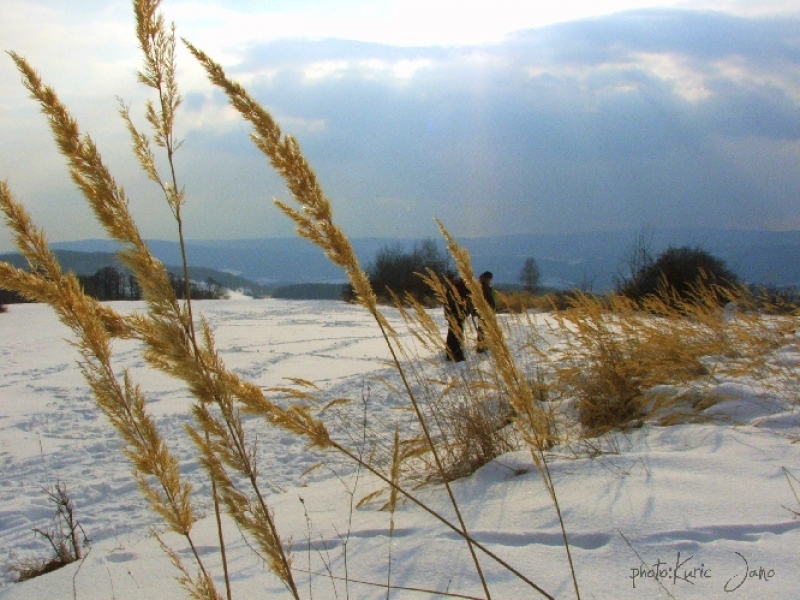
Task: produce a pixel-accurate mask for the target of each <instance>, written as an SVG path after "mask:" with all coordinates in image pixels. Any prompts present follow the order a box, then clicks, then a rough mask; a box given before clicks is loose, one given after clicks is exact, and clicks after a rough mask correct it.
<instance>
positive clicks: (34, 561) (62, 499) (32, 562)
mask: <svg viewBox="0 0 800 600" xmlns="http://www.w3.org/2000/svg"><path fill="white" fill-rule="evenodd" d="M44 491H45V493H46V494H47V498H48V500H49V501H50V502H51V503H52V504H54V505H55V508H56V511H55V514H54V515H53V518H52V520H51V522H50V526H49V527H47V528H40V527H34V528H33V532H34V534H35V535H37V536H39V537H41V538H42V539H44V540H46V541H47V543H48V544H49V546H50V550H51V551H52V555H51V556H49V557H47V558H35V557H34V558H25V559H19V560H17V561H15V562H13V563H12V564H11V565H9V566H8V567H7V569H6V576H7V577H9V578H10V579H11V580H12V581H16V582H20V581H27V580H28V579H33V578H34V577H39V576H40V575H44V574H45V573H50V572H51V571H55V570H56V569H60V568H61V567H63V566H66V565H68V564H70V563H73V562H75V561H78V560H80V559H81V558H83V547H84V545H85V544H86V543H87V542H88V540H87V538H86V533H85V532H84V530H83V527H82V526H81V524H80V523H79V522H78V520H77V518H76V517H75V506H74V504H73V503H72V498H70V495H69V492H68V491H67V486H66V485H65V484H63V483H61V482H58V483H57V484H56V486H55V488H53V489H49V490H44Z"/></svg>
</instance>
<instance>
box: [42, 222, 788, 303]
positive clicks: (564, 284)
mask: <svg viewBox="0 0 800 600" xmlns="http://www.w3.org/2000/svg"><path fill="white" fill-rule="evenodd" d="M640 238H641V239H645V240H646V242H647V244H648V246H649V247H650V251H651V253H652V254H654V255H657V254H658V253H660V252H661V251H663V250H665V249H666V248H667V247H669V246H692V247H700V248H703V249H704V250H707V251H708V252H711V253H712V254H714V255H715V256H717V257H718V258H721V259H722V260H724V261H725V262H726V264H727V265H728V266H729V267H730V268H731V269H732V270H733V271H734V272H736V273H737V274H738V275H739V276H740V277H742V278H743V279H744V280H745V281H747V282H748V283H754V284H770V285H779V286H787V285H795V286H796V285H798V284H800V260H798V259H799V258H800V231H763V230H752V231H745V230H723V229H674V230H652V231H645V232H644V233H643V232H641V231H638V232H637V231H628V230H626V231H595V232H583V233H569V234H560V233H544V234H513V235H503V236H486V237H475V238H462V239H459V242H460V243H461V244H463V245H464V247H465V248H466V249H467V250H468V251H469V252H470V254H471V256H472V264H473V268H474V269H475V270H476V271H483V270H490V271H492V272H493V273H494V275H495V282H496V283H516V282H517V279H518V274H519V271H520V269H521V267H522V264H523V262H524V260H525V258H527V257H529V256H532V257H533V258H535V259H536V261H537V263H538V264H539V267H540V271H541V275H542V283H543V284H544V285H547V286H551V287H556V288H569V287H583V288H585V289H593V290H594V291H605V290H608V289H612V288H613V286H614V277H615V275H616V274H617V273H619V272H620V271H621V270H622V271H624V268H625V262H624V257H625V255H626V253H627V252H629V251H630V250H631V249H632V248H634V247H635V245H636V244H637V239H640ZM418 241H420V239H409V238H403V239H399V238H388V237H387V238H383V237H367V238H353V239H351V243H352V244H353V248H354V250H355V252H356V255H357V256H358V258H359V260H360V261H361V263H362V265H364V266H366V265H368V264H369V263H370V262H371V261H372V260H373V258H374V256H375V254H376V252H377V251H378V250H379V249H380V248H382V247H384V246H387V245H392V246H401V247H403V248H411V247H412V246H413V244H414V243H415V242H418ZM437 243H438V244H440V245H441V246H442V247H443V243H441V242H439V241H437ZM148 244H149V245H150V248H151V251H152V252H153V254H154V255H155V256H156V257H157V258H158V259H159V260H161V261H162V262H163V263H164V264H180V247H179V245H178V244H177V243H176V242H171V241H165V240H150V241H148ZM52 246H53V248H55V249H59V250H73V251H82V252H92V251H105V252H112V251H113V250H114V249H115V247H116V245H115V243H114V242H112V241H110V240H79V241H74V242H58V243H54V244H52ZM186 250H187V256H188V260H189V263H190V264H191V265H193V266H194V267H205V268H210V269H214V270H217V271H220V272H224V273H229V274H231V275H234V276H238V277H242V278H244V279H246V280H250V281H252V282H256V283H257V284H260V285H269V286H274V285H283V284H295V283H340V282H344V281H345V280H346V276H345V273H344V271H343V270H342V269H340V268H339V267H336V266H335V265H333V264H332V263H331V262H330V261H328V260H327V258H326V257H325V256H324V254H323V253H322V252H321V251H320V250H319V249H318V248H316V247H314V246H313V245H312V244H311V243H310V242H308V241H307V240H304V239H302V238H298V237H287V238H254V239H240V240H189V241H187V242H186Z"/></svg>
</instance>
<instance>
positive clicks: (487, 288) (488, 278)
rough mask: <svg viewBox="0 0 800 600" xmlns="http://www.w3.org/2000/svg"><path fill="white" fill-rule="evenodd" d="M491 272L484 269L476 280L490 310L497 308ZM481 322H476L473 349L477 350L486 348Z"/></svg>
mask: <svg viewBox="0 0 800 600" xmlns="http://www.w3.org/2000/svg"><path fill="white" fill-rule="evenodd" d="M492 278H493V275H492V272H491V271H484V272H483V273H481V276H480V277H478V281H479V282H480V284H481V291H482V292H483V297H484V299H485V300H486V303H487V304H488V305H489V308H491V309H492V311H495V310H497V301H496V300H495V298H494V288H492ZM482 325H483V323H482V322H479V323H478V324H477V327H476V328H477V330H478V342H477V344H476V345H475V350H476V351H477V352H486V350H488V348H487V347H486V339H485V334H484V332H483V327H482Z"/></svg>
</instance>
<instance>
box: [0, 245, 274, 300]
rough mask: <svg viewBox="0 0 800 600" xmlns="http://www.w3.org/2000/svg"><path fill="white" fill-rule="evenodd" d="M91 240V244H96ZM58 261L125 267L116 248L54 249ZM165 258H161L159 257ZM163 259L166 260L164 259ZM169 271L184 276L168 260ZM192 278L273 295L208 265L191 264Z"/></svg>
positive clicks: (19, 263)
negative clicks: (98, 249)
mask: <svg viewBox="0 0 800 600" xmlns="http://www.w3.org/2000/svg"><path fill="white" fill-rule="evenodd" d="M93 245H94V244H92V243H90V244H88V246H90V247H91V246H93ZM53 252H54V254H55V255H56V258H58V262H59V263H60V264H61V267H62V268H63V269H64V270H65V271H72V272H73V273H75V274H76V275H93V274H94V273H96V272H97V271H98V270H99V269H102V268H103V267H109V266H113V267H116V268H117V269H119V270H125V267H124V266H123V265H122V263H121V262H120V261H119V259H118V258H117V255H116V254H115V253H113V252H95V251H89V252H86V251H77V250H57V249H54V250H53ZM159 260H161V259H159ZM0 261H4V262H7V263H9V264H11V265H14V266H16V267H19V268H25V267H27V262H26V261H25V259H24V258H23V257H22V256H21V255H20V254H0ZM162 262H164V261H163V260H162ZM165 267H166V269H167V271H169V272H170V273H172V274H173V275H176V276H178V277H183V268H182V267H178V266H175V265H169V264H166V263H165ZM189 279H191V280H193V281H197V282H206V281H208V280H209V279H213V280H214V281H215V282H217V283H218V284H220V285H221V286H222V287H224V288H227V289H229V290H244V291H246V292H248V293H250V294H251V295H253V296H266V295H269V288H267V287H266V286H263V285H261V284H259V283H256V282H254V281H250V280H249V279H245V278H244V277H239V276H237V275H232V274H231V273H226V272H224V271H218V270H216V269H213V268H210V267H205V266H192V267H189Z"/></svg>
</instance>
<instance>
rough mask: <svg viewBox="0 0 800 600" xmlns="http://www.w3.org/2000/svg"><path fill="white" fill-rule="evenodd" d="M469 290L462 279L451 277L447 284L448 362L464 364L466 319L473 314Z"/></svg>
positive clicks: (446, 350)
mask: <svg viewBox="0 0 800 600" xmlns="http://www.w3.org/2000/svg"><path fill="white" fill-rule="evenodd" d="M472 312H473V310H472V303H471V301H470V296H469V289H468V288H467V284H466V283H464V280H463V279H461V278H460V277H449V278H448V284H447V303H446V304H445V306H444V317H445V320H446V321H447V341H446V348H445V355H446V358H447V360H450V361H453V362H462V361H464V360H465V358H464V347H463V339H464V319H465V318H466V317H467V315H468V314H472Z"/></svg>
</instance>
